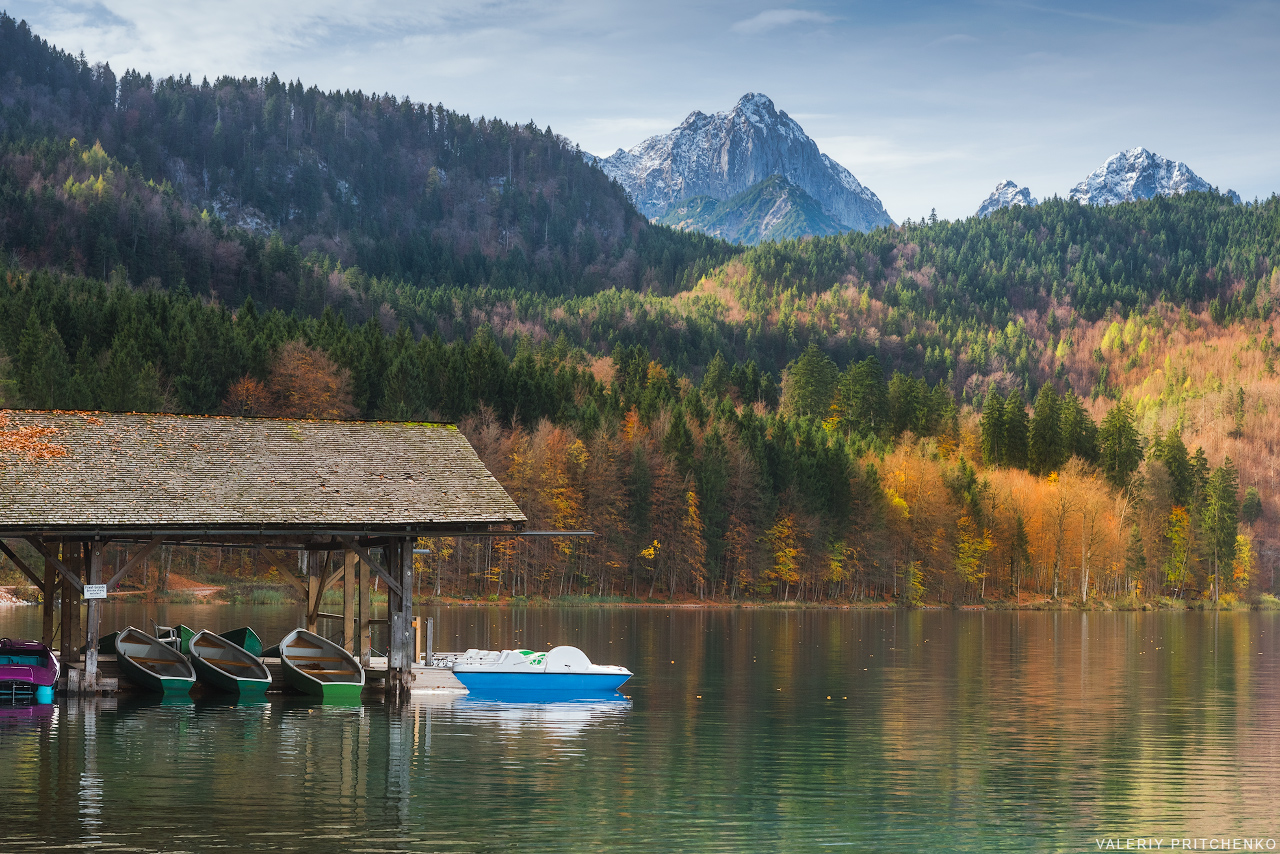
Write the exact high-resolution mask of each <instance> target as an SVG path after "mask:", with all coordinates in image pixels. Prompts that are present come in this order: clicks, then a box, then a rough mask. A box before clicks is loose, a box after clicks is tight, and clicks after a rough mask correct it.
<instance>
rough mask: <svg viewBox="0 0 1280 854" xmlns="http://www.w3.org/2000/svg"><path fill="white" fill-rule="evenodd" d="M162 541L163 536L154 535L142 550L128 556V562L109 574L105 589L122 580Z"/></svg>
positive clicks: (111, 587) (109, 588)
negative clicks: (114, 572) (109, 577)
mask: <svg viewBox="0 0 1280 854" xmlns="http://www.w3.org/2000/svg"><path fill="white" fill-rule="evenodd" d="M163 542H164V537H156V538H155V539H153V540H152V541H151V542H149V543H147V544H146V545H145V546H143V547H142V551H140V552H138V553H137V554H136V555H134V556H133V557H131V558H129V561H128V563H126V564H125V565H124V566H122V567H120V571H119V572H117V573H116V574H115V575H113V576H111V580H110V581H108V582H107V589H108V590H111V589H113V588H114V587H115V586H116V585H117V584H119V583H120V582H121V581H124V577H125V576H126V575H128V574H129V573H130V572H132V571H133V569H134V567H136V566H137V565H138V564H140V563H142V562H143V561H144V560H146V559H147V558H148V557H149V556H150V555H151V553H152V552H153V551H155V550H156V546H158V545H160V544H161V543H163ZM179 542H180V541H179Z"/></svg>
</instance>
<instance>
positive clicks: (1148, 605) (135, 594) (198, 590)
mask: <svg viewBox="0 0 1280 854" xmlns="http://www.w3.org/2000/svg"><path fill="white" fill-rule="evenodd" d="M187 581H188V584H187V585H184V586H182V587H179V588H178V589H175V590H171V591H169V592H158V591H155V590H125V591H120V592H115V593H112V594H111V595H110V597H109V601H116V602H130V603H140V604H148V605H249V606H254V605H281V606H283V605H299V606H300V605H301V604H302V603H301V600H299V599H298V598H297V597H295V596H294V595H293V594H292V593H291V592H290V591H289V589H288V588H287V587H285V586H277V585H254V584H244V583H242V582H233V583H229V584H226V585H219V584H216V583H212V582H211V583H207V584H197V583H194V582H190V581H189V580H187ZM335 593H336V595H335ZM372 600H373V605H374V608H375V609H377V608H379V607H385V606H386V601H387V595H386V593H385V592H382V591H374V593H373V595H372ZM413 601H414V604H415V605H444V606H448V607H486V606H497V607H504V608H526V607H534V608H538V607H543V608H546V607H553V608H574V607H576V608H595V607H608V608H626V607H637V608H700V609H708V610H712V609H726V608H760V609H785V610H793V609H794V610H804V609H814V610H846V611H850V610H851V611H861V610H866V611H883V610H903V611H911V610H916V611H1280V598H1277V597H1275V596H1272V595H1271V594H1269V593H1259V594H1258V595H1257V596H1255V597H1252V598H1251V599H1248V600H1245V599H1237V598H1236V597H1234V596H1231V595H1226V596H1223V597H1221V598H1220V599H1219V600H1218V602H1217V603H1216V604H1215V603H1214V602H1213V601H1212V600H1211V599H1193V600H1189V601H1188V600H1183V599H1176V598H1173V597H1170V596H1157V597H1153V598H1151V599H1141V598H1139V597H1137V596H1128V597H1124V598H1121V599H1101V598H1090V599H1089V600H1088V601H1087V602H1081V601H1080V600H1079V599H1075V600H1070V599H1065V598H1060V599H1056V600H1055V599H1052V598H1047V597H1027V596H1024V597H1023V598H1022V601H1014V600H1010V599H990V600H983V601H980V602H974V603H968V604H955V603H949V602H917V603H911V602H908V601H905V600H901V599H899V600H894V599H883V598H882V599H870V598H868V599H854V600H839V599H829V600H813V601H797V600H790V601H779V600H776V599H753V598H742V599H730V598H726V597H710V598H703V599H696V598H668V597H653V598H639V597H633V596H593V595H590V594H566V595H563V596H547V597H544V596H520V595H517V596H498V595H496V594H490V595H488V596H471V595H463V596H435V595H431V594H415V595H414V600H413ZM39 602H40V594H39V591H38V590H36V588H34V587H32V586H30V585H20V584H19V585H10V586H7V587H6V586H0V606H3V605H37V604H39ZM341 602H342V596H341V592H340V591H330V592H328V593H326V594H325V596H324V599H323V600H322V603H323V604H325V605H341Z"/></svg>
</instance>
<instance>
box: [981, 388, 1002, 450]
mask: <svg viewBox="0 0 1280 854" xmlns="http://www.w3.org/2000/svg"><path fill="white" fill-rule="evenodd" d="M981 435H982V439H981V441H982V461H983V462H984V463H986V464H987V465H988V466H998V465H1000V462H1001V457H1002V455H1003V451H1004V398H1002V397H1000V393H999V392H997V391H996V390H995V387H994V386H993V387H992V388H991V390H990V391H988V392H987V399H986V400H985V401H983V404H982V425H981Z"/></svg>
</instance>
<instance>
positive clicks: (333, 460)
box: [0, 411, 525, 534]
mask: <svg viewBox="0 0 1280 854" xmlns="http://www.w3.org/2000/svg"><path fill="white" fill-rule="evenodd" d="M5 422H7V423H5ZM24 428H27V429H26V433H27V434H33V433H34V431H32V430H31V429H30V428H52V430H51V431H49V432H47V433H46V434H45V435H43V436H39V437H38V438H37V440H36V451H35V452H33V451H32V447H31V443H27V444H26V445H23V444H22V443H17V442H12V441H11V442H9V443H8V444H9V447H8V449H7V450H6V446H5V445H4V444H3V443H0V532H2V533H9V534H16V533H30V532H35V531H41V532H49V533H57V532H101V533H124V532H131V533H134V532H137V533H145V532H165V531H172V532H177V531H190V532H207V533H211V534H216V533H220V532H237V533H239V532H243V533H254V532H264V533H265V532H272V531H316V532H319V531H328V532H351V533H370V534H373V533H387V534H390V533H402V534H403V533H409V532H414V533H422V534H426V533H430V532H431V531H446V530H453V531H459V532H461V531H464V530H473V529H474V530H476V531H478V532H479V531H485V530H488V529H489V527H490V526H504V525H513V526H514V527H515V528H517V529H518V528H520V527H522V525H523V523H524V522H525V516H524V514H523V513H522V512H520V508H519V507H517V506H516V504H515V502H514V501H512V499H511V496H509V495H508V494H507V493H506V491H505V490H504V489H503V488H502V486H501V485H500V484H499V483H498V482H497V480H495V479H494V477H493V475H491V474H490V473H489V471H488V470H487V469H486V468H485V467H484V464H483V463H482V462H481V461H480V458H479V457H478V456H477V455H476V452H475V450H474V449H473V448H472V447H471V444H470V443H469V442H467V440H466V438H465V437H464V436H463V435H462V434H461V433H459V432H458V430H457V428H456V427H454V426H453V425H451V424H414V423H399V422H368V421H292V420H277V419H265V418H222V417H201V416H185V415H144V414H111V413H74V412H72V413H68V412H35V411H8V412H3V413H0V439H2V438H3V437H4V436H5V435H6V434H7V435H8V436H9V437H10V438H12V437H14V436H16V435H18V434H20V433H22V432H23V430H24ZM41 442H43V443H46V444H45V445H43V446H40V445H39V443H41ZM15 446H16V447H15ZM41 447H43V448H44V452H43V453H41V452H40V448H41ZM50 449H51V450H50Z"/></svg>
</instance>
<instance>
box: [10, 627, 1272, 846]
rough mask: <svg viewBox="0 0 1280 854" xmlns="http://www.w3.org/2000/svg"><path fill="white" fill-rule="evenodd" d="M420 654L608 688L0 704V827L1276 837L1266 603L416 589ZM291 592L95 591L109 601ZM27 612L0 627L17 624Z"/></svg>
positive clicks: (56, 838)
mask: <svg viewBox="0 0 1280 854" xmlns="http://www.w3.org/2000/svg"><path fill="white" fill-rule="evenodd" d="M426 612H427V613H428V614H430V615H432V616H434V617H435V618H436V623H435V625H436V648H437V649H443V650H447V649H465V648H467V647H473V646H475V647H491V648H502V647H511V646H520V647H525V648H532V649H539V648H541V649H545V648H546V647H547V645H548V644H559V643H570V644H574V645H577V646H580V647H582V648H583V649H584V650H586V651H587V653H588V654H589V655H590V656H591V657H592V659H593V660H595V661H599V662H602V663H615V664H623V665H626V666H627V667H630V668H631V669H632V670H633V671H635V673H636V676H635V677H634V678H633V679H632V680H631V681H630V682H629V683H627V685H625V686H623V687H624V694H625V695H626V696H627V698H628V699H626V700H624V701H617V702H595V703H584V704H550V705H521V704H501V703H492V702H483V701H478V700H473V699H470V698H467V697H465V696H458V695H444V694H416V695H414V698H413V701H412V702H411V703H409V704H407V705H403V706H400V707H390V706H387V705H385V704H383V703H382V702H370V701H366V703H365V704H364V705H363V706H362V707H356V708H342V707H325V706H319V705H311V704H308V703H305V702H302V701H299V700H273V701H271V702H268V703H265V704H260V705H217V704H212V703H203V702H198V703H189V702H184V703H179V704H174V705H156V704H148V703H146V702H139V701H137V700H133V701H126V700H125V699H123V698H121V699H120V700H119V701H118V702H117V701H114V700H109V701H105V702H104V701H102V700H99V701H96V702H93V701H84V702H76V701H72V702H64V703H62V704H61V705H56V706H54V707H53V709H52V710H51V713H50V714H49V715H47V716H43V717H41V716H36V717H27V716H25V715H24V714H22V713H15V712H14V711H13V710H0V804H3V808H2V809H0V848H2V849H3V850H4V851H6V852H25V851H48V850H52V849H54V848H59V847H60V848H64V849H67V850H70V849H81V848H102V849H106V850H115V851H149V852H150V851H156V852H159V851H164V852H177V851H214V850H225V851H307V852H330V851H333V852H380V851H447V852H473V851H475V852H488V851H510V850H520V851H535V852H569V851H603V850H619V851H637V852H639V851H644V852H665V851H726V852H792V851H794V852H808V851H826V850H841V851H848V850H853V851H1091V850H1092V851H1096V850H1098V841H1099V840H1105V839H1107V838H1112V839H1114V838H1116V837H1120V838H1121V839H1122V842H1123V838H1126V837H1129V838H1132V837H1139V836H1141V837H1147V838H1157V839H1162V840H1163V846H1162V847H1163V849H1164V850H1168V848H1169V840H1171V839H1172V838H1178V839H1182V838H1192V839H1194V838H1206V839H1207V838H1215V839H1221V838H1250V839H1253V838H1262V839H1263V840H1266V839H1274V840H1276V844H1277V845H1278V846H1280V818H1277V816H1280V791H1278V790H1280V786H1278V785H1277V784H1278V783H1280V780H1278V779H1277V771H1278V769H1280V641H1278V639H1277V634H1278V633H1280V619H1278V615H1276V614H1257V613H1232V614H1222V615H1213V614H1168V613H1163V614H1162V613H1150V614H1132V613H1125V614H1087V615H1086V614H1079V613H1074V612H1067V613H954V612H912V613H907V612H867V611H830V610H745V609H738V610H713V611H697V610H683V609H643V608H625V609H624V608H616V609H610V608H600V609H586V608H562V609H557V608H537V609H535V608H528V609H505V608H504V609H499V608H488V607H472V608H458V607H455V608H436V609H426ZM151 619H156V620H157V621H159V622H161V623H174V622H185V623H188V624H190V625H193V626H197V627H200V626H210V627H213V628H218V629H225V628H230V627H233V626H236V625H244V624H246V623H248V624H251V625H254V626H255V627H257V628H258V629H259V632H260V634H262V636H263V638H264V640H265V641H266V642H267V643H273V642H274V641H275V640H277V639H278V638H279V636H280V635H282V634H283V633H284V632H285V631H286V630H288V629H289V628H292V627H293V626H296V625H297V624H298V611H297V610H295V609H292V608H249V607H239V608H235V607H231V606H225V607H223V606H169V607H167V608H156V607H155V606H151V608H150V609H149V610H147V609H144V608H143V606H137V605H135V606H123V605H120V606H109V607H108V608H107V610H106V615H105V617H104V621H103V630H104V631H109V630H111V629H113V628H117V627H118V626H119V625H122V624H123V623H125V622H133V623H135V624H137V625H140V626H141V625H149V624H150V623H149V621H150V620H151ZM38 620H39V615H38V613H37V611H36V609H35V608H7V609H3V610H0V635H7V636H28V637H29V636H33V635H36V636H38V634H39V624H38Z"/></svg>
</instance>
